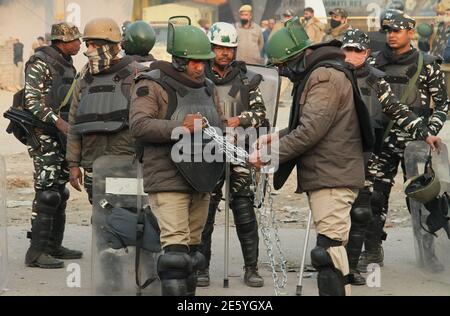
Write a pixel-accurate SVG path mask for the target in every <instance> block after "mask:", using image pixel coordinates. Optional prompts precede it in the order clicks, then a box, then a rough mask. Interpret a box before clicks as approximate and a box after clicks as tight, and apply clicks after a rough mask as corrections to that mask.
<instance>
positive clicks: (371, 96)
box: [342, 29, 438, 285]
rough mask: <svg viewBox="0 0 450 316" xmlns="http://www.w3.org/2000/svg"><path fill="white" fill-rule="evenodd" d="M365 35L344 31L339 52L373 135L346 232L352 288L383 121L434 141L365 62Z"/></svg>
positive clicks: (358, 282)
mask: <svg viewBox="0 0 450 316" xmlns="http://www.w3.org/2000/svg"><path fill="white" fill-rule="evenodd" d="M369 47H370V39H369V36H368V35H367V34H366V33H364V32H363V31H361V30H359V29H355V30H348V31H347V32H346V33H345V34H344V39H343V45H342V49H343V50H344V52H345V55H346V61H347V62H348V63H350V64H352V65H353V66H354V67H355V68H356V75H357V78H358V86H359V88H360V90H361V95H362V96H363V99H364V102H365V104H366V106H367V108H368V110H369V114H370V116H371V121H372V128H373V133H374V135H375V139H376V140H375V144H376V146H375V149H374V152H373V154H370V153H369V154H367V155H366V157H365V158H366V159H365V160H366V163H367V165H366V185H365V188H364V189H363V190H361V191H360V192H359V195H358V198H357V199H356V201H355V203H354V204H353V208H352V210H351V216H352V228H351V230H350V237H349V242H348V245H347V254H348V261H349V265H350V273H351V274H353V280H352V284H353V285H364V284H365V280H364V278H363V277H362V276H361V274H360V273H359V271H358V270H357V266H358V260H359V257H360V255H361V251H362V246H363V244H364V239H365V234H366V230H367V226H368V225H369V223H370V221H371V218H372V210H371V208H370V199H371V194H372V190H373V177H374V176H375V175H374V174H370V173H369V172H368V169H367V168H368V167H367V166H368V164H369V163H370V165H374V164H376V162H377V157H378V154H379V153H380V151H381V146H382V143H383V135H384V133H385V130H384V128H383V122H384V120H385V117H384V115H383V113H384V114H385V115H387V116H388V117H389V118H390V119H391V120H393V121H394V122H396V124H397V125H398V126H399V128H402V129H403V130H404V131H405V132H407V133H409V134H410V135H411V137H412V138H414V139H417V140H426V141H427V142H428V143H429V144H430V145H431V146H433V147H434V146H435V142H438V138H437V137H435V136H432V135H431V134H430V132H429V131H428V127H427V122H426V121H425V120H424V119H422V118H418V117H417V116H416V115H415V114H414V113H413V112H412V111H410V110H409V108H408V106H407V105H404V104H402V103H400V102H399V100H398V98H397V97H396V96H395V95H394V94H393V92H392V89H391V87H390V85H389V83H387V82H386V80H385V74H384V73H383V72H382V71H381V70H378V69H376V68H374V67H372V66H370V65H369V63H368V62H367V59H368V57H369V56H370V50H369Z"/></svg>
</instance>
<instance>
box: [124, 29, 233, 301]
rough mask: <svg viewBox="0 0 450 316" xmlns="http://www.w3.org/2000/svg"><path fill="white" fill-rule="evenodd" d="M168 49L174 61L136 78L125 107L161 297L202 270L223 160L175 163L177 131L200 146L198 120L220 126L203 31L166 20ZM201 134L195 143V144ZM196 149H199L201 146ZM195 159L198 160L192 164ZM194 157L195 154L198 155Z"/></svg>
mask: <svg viewBox="0 0 450 316" xmlns="http://www.w3.org/2000/svg"><path fill="white" fill-rule="evenodd" d="M168 34H169V35H168V43H167V51H168V53H169V54H171V55H172V62H171V63H169V62H165V61H157V62H154V63H153V64H152V65H151V71H149V72H146V73H144V74H142V75H140V76H138V77H137V79H136V86H135V88H134V89H133V96H132V102H131V110H130V129H131V133H132V135H133V137H134V138H135V139H136V140H137V141H138V142H139V143H140V144H142V145H143V146H144V148H145V149H144V155H143V157H142V160H143V169H144V191H145V192H146V193H148V194H149V197H150V205H151V208H152V211H153V212H154V214H155V216H156V218H157V219H158V223H159V226H160V228H161V234H160V238H161V245H162V248H163V250H164V254H163V255H162V256H161V257H160V258H159V261H158V275H159V278H160V280H161V287H162V294H163V296H194V295H195V293H196V288H197V272H198V270H202V269H204V267H205V257H204V256H203V254H202V253H201V252H200V245H201V241H202V232H203V228H204V226H205V223H206V219H207V217H208V207H209V203H210V193H211V192H212V191H213V190H214V187H215V185H216V184H217V182H218V181H219V179H220V177H221V176H222V174H223V170H224V165H223V163H220V164H217V163H216V162H215V161H214V162H211V163H207V162H206V161H204V159H203V158H204V157H203V155H202V157H188V158H189V159H191V160H190V161H185V160H181V161H180V160H179V159H178V158H177V157H176V154H175V153H176V152H179V147H178V144H179V143H177V139H178V136H175V135H179V133H180V132H183V137H186V138H187V139H188V140H189V150H190V144H191V142H190V140H191V135H194V134H195V137H193V138H194V143H195V145H197V144H198V145H202V142H201V141H202V134H201V129H202V123H201V120H202V118H203V117H204V118H206V119H207V120H208V121H209V123H210V125H211V126H213V127H217V128H221V129H222V130H223V127H224V126H223V125H224V123H225V118H224V117H223V115H222V114H221V113H222V111H221V109H220V105H219V100H218V97H217V91H216V89H215V87H214V84H213V83H212V82H211V81H210V80H209V79H205V67H206V65H207V62H208V61H209V60H211V59H213V58H214V57H215V54H214V53H213V52H212V51H211V43H210V42H209V40H208V37H207V36H206V34H205V33H204V32H203V31H202V30H200V29H199V28H197V27H194V26H192V25H183V26H175V25H174V24H173V23H172V22H170V23H169V33H168ZM197 136H199V139H200V142H196V139H197ZM200 147H201V148H202V147H203V146H200ZM192 158H195V159H196V161H195V162H197V163H193V162H194V161H192ZM197 158H201V159H199V160H197Z"/></svg>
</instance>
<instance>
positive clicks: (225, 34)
mask: <svg viewBox="0 0 450 316" xmlns="http://www.w3.org/2000/svg"><path fill="white" fill-rule="evenodd" d="M208 38H209V41H210V42H211V44H214V45H218V46H225V47H237V46H238V36H237V31H236V28H235V27H234V26H233V25H232V24H229V23H225V22H218V23H215V24H214V25H213V26H211V28H210V29H209V31H208Z"/></svg>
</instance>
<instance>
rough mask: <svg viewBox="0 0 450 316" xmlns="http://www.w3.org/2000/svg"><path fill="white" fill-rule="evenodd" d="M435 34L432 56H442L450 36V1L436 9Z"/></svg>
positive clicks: (441, 3) (440, 4) (442, 2)
mask: <svg viewBox="0 0 450 316" xmlns="http://www.w3.org/2000/svg"><path fill="white" fill-rule="evenodd" d="M436 12H437V16H436V19H435V29H436V31H435V33H434V36H433V40H432V42H431V51H430V54H431V55H435V56H442V55H443V53H444V49H445V46H446V45H447V41H448V39H449V35H450V1H449V0H443V1H441V2H440V3H439V4H438V5H437V7H436Z"/></svg>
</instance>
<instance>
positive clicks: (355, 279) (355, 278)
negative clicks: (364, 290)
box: [350, 269, 366, 286]
mask: <svg viewBox="0 0 450 316" xmlns="http://www.w3.org/2000/svg"><path fill="white" fill-rule="evenodd" d="M350 274H351V275H352V278H351V285H355V286H361V285H366V279H365V278H364V277H363V276H362V275H361V272H359V271H358V270H356V269H350Z"/></svg>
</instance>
